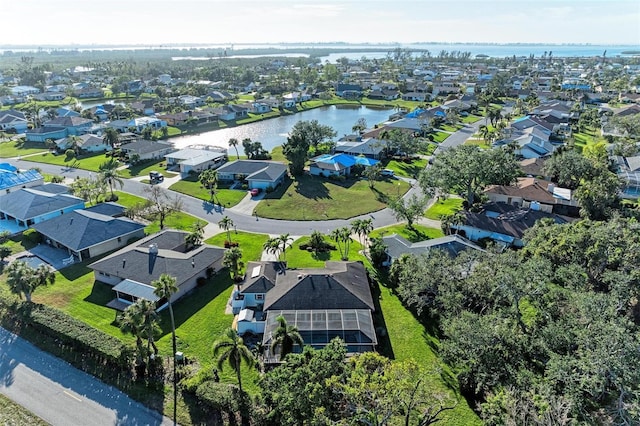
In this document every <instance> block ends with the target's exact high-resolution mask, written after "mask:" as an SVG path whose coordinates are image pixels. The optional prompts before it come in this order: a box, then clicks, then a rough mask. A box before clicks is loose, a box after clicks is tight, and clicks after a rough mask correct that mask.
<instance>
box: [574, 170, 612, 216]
mask: <svg viewBox="0 0 640 426" xmlns="http://www.w3.org/2000/svg"><path fill="white" fill-rule="evenodd" d="M621 189H622V181H621V180H620V178H619V177H618V175H616V174H615V173H613V172H611V171H609V170H608V169H607V168H606V167H604V166H602V165H598V166H596V167H595V169H594V170H593V177H592V178H591V179H582V181H581V182H580V186H579V187H578V189H576V191H575V196H576V199H577V200H578V201H579V202H580V207H581V208H580V214H581V215H582V216H584V217H587V218H589V219H594V220H602V219H606V218H608V217H610V216H611V212H612V208H613V207H614V206H615V205H616V204H617V203H618V202H619V199H620V197H619V193H620V190H621Z"/></svg>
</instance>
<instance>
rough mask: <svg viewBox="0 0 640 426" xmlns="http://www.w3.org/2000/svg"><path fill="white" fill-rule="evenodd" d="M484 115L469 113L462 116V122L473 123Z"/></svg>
mask: <svg viewBox="0 0 640 426" xmlns="http://www.w3.org/2000/svg"><path fill="white" fill-rule="evenodd" d="M481 118H482V117H480V116H479V115H467V116H466V117H462V120H461V121H462V122H463V123H465V124H471V123H475V122H476V121H478V120H480V119H481Z"/></svg>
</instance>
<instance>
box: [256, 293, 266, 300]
mask: <svg viewBox="0 0 640 426" xmlns="http://www.w3.org/2000/svg"><path fill="white" fill-rule="evenodd" d="M263 299H264V294H256V300H263Z"/></svg>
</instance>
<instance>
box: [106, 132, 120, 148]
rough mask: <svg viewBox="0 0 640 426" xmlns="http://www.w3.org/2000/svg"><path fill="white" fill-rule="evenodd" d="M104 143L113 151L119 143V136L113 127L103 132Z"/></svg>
mask: <svg viewBox="0 0 640 426" xmlns="http://www.w3.org/2000/svg"><path fill="white" fill-rule="evenodd" d="M104 141H105V142H106V143H107V144H109V146H110V147H111V149H113V148H115V147H116V145H117V144H118V143H120V134H119V133H118V131H117V130H116V129H114V128H113V127H107V128H106V129H105V131H104Z"/></svg>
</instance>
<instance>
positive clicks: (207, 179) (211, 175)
mask: <svg viewBox="0 0 640 426" xmlns="http://www.w3.org/2000/svg"><path fill="white" fill-rule="evenodd" d="M198 180H199V181H200V183H201V184H202V185H203V186H204V187H205V188H207V189H209V193H210V194H211V199H210V201H211V202H213V201H214V200H215V195H216V191H217V189H218V171H217V170H213V169H208V170H205V171H203V172H202V173H200V176H198ZM218 201H219V200H218Z"/></svg>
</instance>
